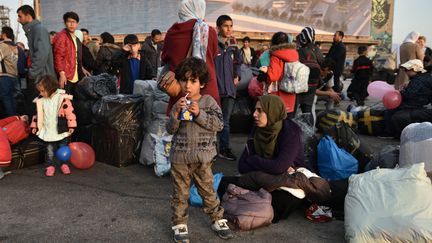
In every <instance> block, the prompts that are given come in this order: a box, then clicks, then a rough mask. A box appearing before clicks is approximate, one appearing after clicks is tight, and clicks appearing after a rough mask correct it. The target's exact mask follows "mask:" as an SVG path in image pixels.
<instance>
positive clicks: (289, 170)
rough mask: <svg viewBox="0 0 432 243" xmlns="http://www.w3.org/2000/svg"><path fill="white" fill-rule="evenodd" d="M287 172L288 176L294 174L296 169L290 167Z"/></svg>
mask: <svg viewBox="0 0 432 243" xmlns="http://www.w3.org/2000/svg"><path fill="white" fill-rule="evenodd" d="M287 172H288V174H292V173H294V172H295V169H294V168H293V167H291V166H290V167H288V170H287Z"/></svg>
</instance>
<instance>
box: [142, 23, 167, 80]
mask: <svg viewBox="0 0 432 243" xmlns="http://www.w3.org/2000/svg"><path fill="white" fill-rule="evenodd" d="M162 41H163V40H162V33H161V32H160V30H158V29H154V30H152V32H151V36H149V37H147V38H146V39H145V40H144V44H143V51H144V54H145V56H146V57H147V59H148V60H149V62H150V64H151V66H152V69H153V76H156V75H157V70H158V68H159V67H160V66H161V52H162V48H163V45H162Z"/></svg>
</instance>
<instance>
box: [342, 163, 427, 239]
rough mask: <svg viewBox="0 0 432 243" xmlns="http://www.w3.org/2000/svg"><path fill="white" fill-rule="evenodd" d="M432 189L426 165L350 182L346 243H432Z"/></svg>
mask: <svg viewBox="0 0 432 243" xmlns="http://www.w3.org/2000/svg"><path fill="white" fill-rule="evenodd" d="M431 191H432V185H431V180H430V179H429V178H428V177H427V176H426V171H425V170H424V164H423V163H420V164H415V165H412V166H411V167H407V168H399V169H377V170H372V171H369V172H366V173H363V174H358V175H353V176H351V177H350V178H349V187H348V194H347V195H346V197H345V239H346V241H347V242H356V243H362V242H364V243H369V242H432V224H431V221H432V193H431Z"/></svg>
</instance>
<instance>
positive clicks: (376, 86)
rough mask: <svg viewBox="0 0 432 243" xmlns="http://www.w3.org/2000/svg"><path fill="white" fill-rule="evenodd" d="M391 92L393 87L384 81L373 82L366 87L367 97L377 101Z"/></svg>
mask: <svg viewBox="0 0 432 243" xmlns="http://www.w3.org/2000/svg"><path fill="white" fill-rule="evenodd" d="M392 90H395V89H394V87H393V86H392V85H390V84H388V83H386V82H384V81H373V82H372V83H370V84H369V85H368V87H367V91H368V93H369V96H370V97H372V98H377V99H382V98H383V97H384V95H385V94H386V93H387V92H389V91H392Z"/></svg>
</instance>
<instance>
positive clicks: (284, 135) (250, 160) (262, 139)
mask: <svg viewBox="0 0 432 243" xmlns="http://www.w3.org/2000/svg"><path fill="white" fill-rule="evenodd" d="M253 117H254V120H255V126H254V128H253V129H252V131H251V133H250V135H249V138H248V140H247V143H246V148H245V150H244V151H243V153H242V155H241V157H240V160H239V164H238V170H239V172H240V173H241V174H245V173H248V172H251V171H263V172H266V173H269V174H282V173H284V172H287V171H288V172H294V169H295V168H296V167H305V164H304V163H303V161H304V153H303V143H302V131H301V128H300V127H299V126H298V125H297V124H296V123H295V122H293V121H291V119H287V113H286V111H285V105H284V103H283V101H282V99H281V98H280V97H279V96H276V95H265V96H261V97H260V98H258V101H257V103H256V105H255V112H254V113H253Z"/></svg>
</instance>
